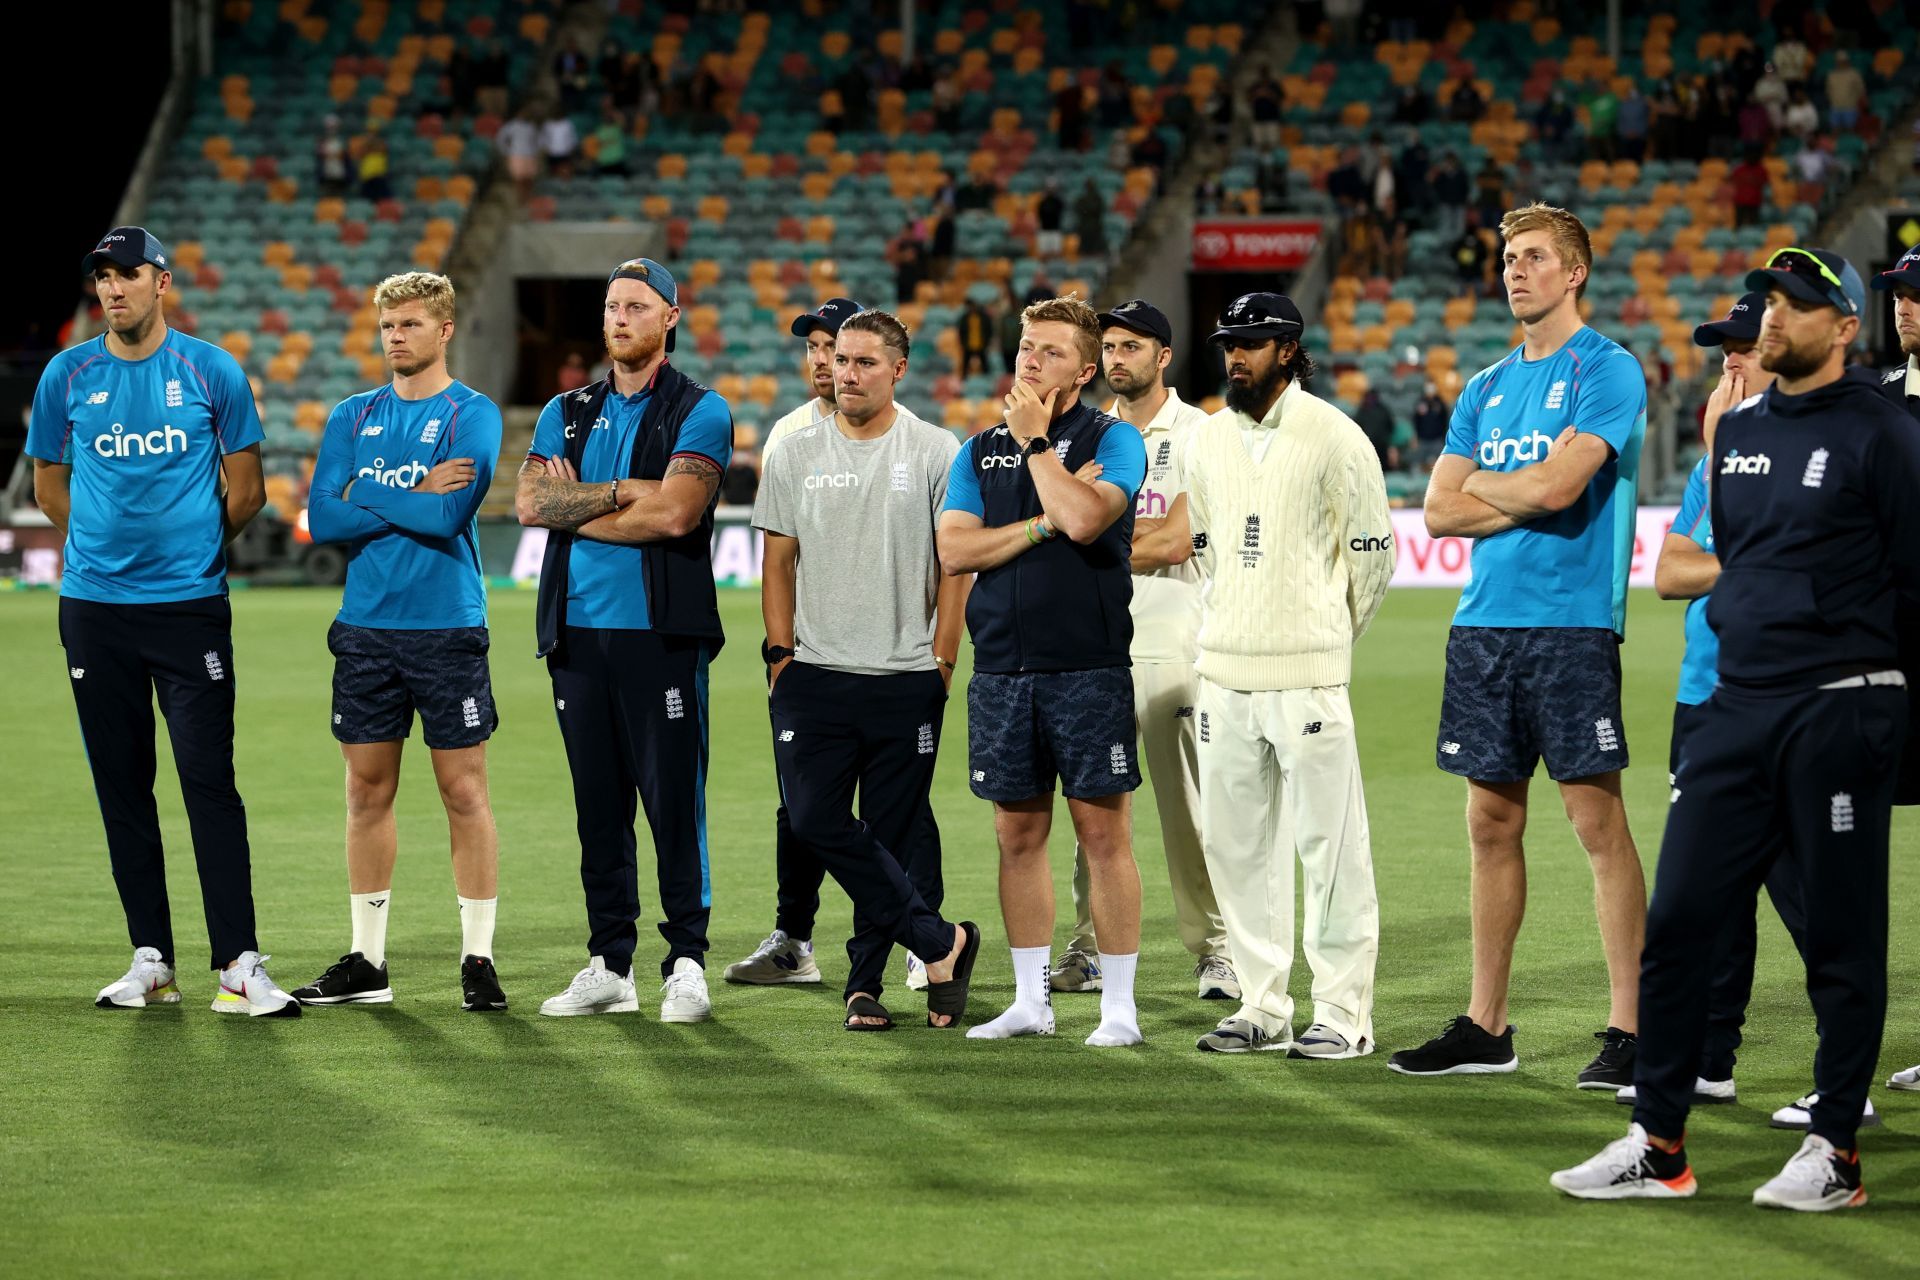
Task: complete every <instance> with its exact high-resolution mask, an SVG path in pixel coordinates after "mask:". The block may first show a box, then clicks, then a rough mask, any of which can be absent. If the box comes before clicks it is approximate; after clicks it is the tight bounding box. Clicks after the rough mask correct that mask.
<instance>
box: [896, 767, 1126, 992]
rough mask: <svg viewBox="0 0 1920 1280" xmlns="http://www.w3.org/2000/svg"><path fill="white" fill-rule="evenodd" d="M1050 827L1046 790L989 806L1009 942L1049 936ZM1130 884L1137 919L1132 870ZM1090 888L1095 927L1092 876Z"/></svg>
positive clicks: (1033, 943)
mask: <svg viewBox="0 0 1920 1280" xmlns="http://www.w3.org/2000/svg"><path fill="white" fill-rule="evenodd" d="M1068 803H1069V805H1072V804H1076V803H1078V802H1077V801H1069V802H1068ZM1052 829H1053V796H1052V794H1051V793H1048V794H1045V795H1038V796H1033V797H1031V798H1029V799H1026V800H1016V801H1014V802H1012V803H1011V804H998V803H996V804H995V805H994V806H993V834H994V838H995V839H996V840H997V841H998V842H999V845H1000V916H1001V918H1002V919H1003V920H1005V921H1006V923H1007V942H1008V943H1009V944H1010V945H1012V946H1015V947H1044V946H1048V945H1050V944H1051V943H1052V941H1053V873H1052V871H1051V869H1050V868H1048V866H1047V836H1048V834H1049V833H1050V832H1051V831H1052ZM1129 856H1131V854H1129ZM1134 885H1135V888H1134V904H1135V907H1134V918H1135V920H1136V922H1137V921H1138V919H1139V901H1140V891H1139V887H1138V886H1139V877H1138V876H1137V875H1136V876H1135V877H1134ZM1094 893H1095V898H1094V901H1095V903H1096V905H1095V908H1094V921H1095V928H1096V929H1097V928H1098V927H1099V920H1100V911H1099V907H1098V905H1097V904H1098V902H1099V896H1098V895H1099V889H1098V887H1097V882H1096V887H1095V890H1094ZM1134 935H1135V937H1136V939H1137V938H1138V936H1139V925H1138V923H1136V924H1135V926H1134ZM928 976H929V977H931V976H932V974H931V973H929V974H928Z"/></svg>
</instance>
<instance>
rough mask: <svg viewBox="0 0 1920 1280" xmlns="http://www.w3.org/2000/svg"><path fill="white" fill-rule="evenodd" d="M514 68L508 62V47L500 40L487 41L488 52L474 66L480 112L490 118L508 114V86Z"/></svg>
mask: <svg viewBox="0 0 1920 1280" xmlns="http://www.w3.org/2000/svg"><path fill="white" fill-rule="evenodd" d="M511 72H512V67H511V64H509V63H508V61H507V46H506V45H504V44H502V43H501V42H500V41H499V40H497V39H495V40H489V41H487V48H486V52H485V53H483V54H481V55H480V58H479V60H478V61H477V62H476V63H475V64H474V68H473V83H474V88H475V98H476V99H477V101H478V102H479V106H480V110H481V111H483V112H485V113H486V114H487V115H490V116H504V115H506V114H507V105H508V99H507V84H508V81H509V77H510V76H511Z"/></svg>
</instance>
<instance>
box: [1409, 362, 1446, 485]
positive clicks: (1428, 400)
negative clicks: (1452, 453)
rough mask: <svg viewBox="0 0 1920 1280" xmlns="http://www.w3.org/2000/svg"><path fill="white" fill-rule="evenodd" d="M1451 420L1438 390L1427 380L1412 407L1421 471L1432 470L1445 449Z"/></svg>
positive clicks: (1415, 445)
mask: <svg viewBox="0 0 1920 1280" xmlns="http://www.w3.org/2000/svg"><path fill="white" fill-rule="evenodd" d="M1452 419H1453V414H1452V411H1451V410H1450V409H1448V408H1447V402H1446V401H1445V400H1442V399H1441V398H1440V388H1439V387H1438V386H1436V385H1434V383H1433V380H1432V379H1431V378H1429V379H1428V380H1427V385H1426V387H1425V388H1424V389H1423V390H1422V391H1421V393H1420V399H1419V400H1418V401H1417V402H1416V403H1415V404H1414V406H1413V438H1414V442H1415V444H1414V447H1415V449H1417V450H1418V459H1419V463H1420V469H1421V470H1422V471H1431V470H1433V464H1434V461H1435V460H1436V459H1438V458H1439V456H1440V451H1441V450H1442V449H1443V448H1445V447H1446V444H1447V427H1448V426H1449V425H1450V424H1451V422H1452Z"/></svg>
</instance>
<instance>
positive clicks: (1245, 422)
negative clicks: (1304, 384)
mask: <svg viewBox="0 0 1920 1280" xmlns="http://www.w3.org/2000/svg"><path fill="white" fill-rule="evenodd" d="M1299 389H1300V379H1298V378H1292V379H1289V380H1288V382H1287V389H1286V390H1285V391H1282V392H1281V393H1280V395H1279V396H1278V398H1276V399H1275V400H1274V402H1273V408H1271V409H1269V410H1267V416H1266V417H1264V418H1261V419H1260V420H1259V421H1257V422H1256V421H1255V420H1254V419H1253V418H1251V417H1249V416H1248V415H1246V414H1244V413H1243V414H1240V415H1239V417H1240V425H1241V426H1243V427H1258V428H1260V429H1261V430H1262V431H1273V430H1275V429H1277V428H1278V427H1279V426H1280V420H1281V419H1282V418H1284V417H1286V416H1287V410H1288V409H1289V408H1290V407H1291V403H1290V402H1291V401H1292V400H1293V393H1294V392H1296V391H1298V390H1299Z"/></svg>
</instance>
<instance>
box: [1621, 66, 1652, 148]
mask: <svg viewBox="0 0 1920 1280" xmlns="http://www.w3.org/2000/svg"><path fill="white" fill-rule="evenodd" d="M1652 116H1653V112H1652V107H1651V105H1650V104H1649V103H1648V102H1647V99H1646V98H1645V97H1643V96H1642V95H1641V93H1640V86H1639V85H1637V84H1629V85H1628V86H1627V92H1626V96H1625V97H1623V98H1621V99H1620V110H1619V112H1618V113H1617V114H1616V115H1615V116H1614V118H1613V136H1614V138H1615V140H1616V144H1617V145H1616V147H1615V150H1616V151H1617V152H1618V153H1619V156H1620V158H1621V159H1622V160H1631V161H1633V162H1634V163H1635V164H1639V163H1640V162H1641V161H1642V160H1645V159H1646V158H1647V131H1648V129H1649V128H1651V126H1652Z"/></svg>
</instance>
